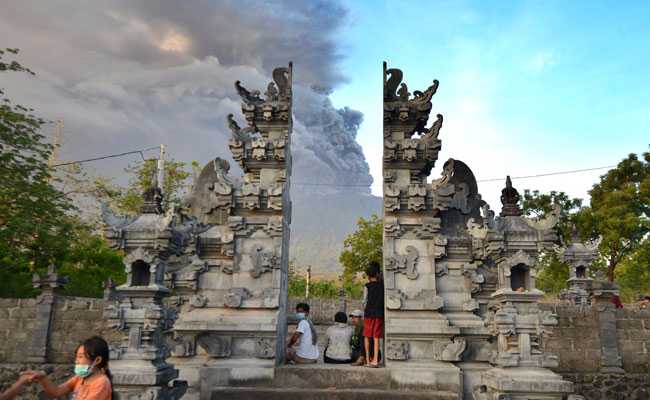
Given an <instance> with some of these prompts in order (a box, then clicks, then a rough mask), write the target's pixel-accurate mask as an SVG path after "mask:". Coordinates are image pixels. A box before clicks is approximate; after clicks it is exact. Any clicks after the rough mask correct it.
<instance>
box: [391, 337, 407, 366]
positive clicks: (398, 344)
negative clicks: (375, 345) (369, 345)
mask: <svg viewBox="0 0 650 400" xmlns="http://www.w3.org/2000/svg"><path fill="white" fill-rule="evenodd" d="M409 350H410V347H409V343H408V342H406V341H401V340H389V341H388V343H386V358H387V359H389V360H394V361H406V360H408V359H409Z"/></svg>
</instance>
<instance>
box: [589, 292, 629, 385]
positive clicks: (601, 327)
mask: <svg viewBox="0 0 650 400" xmlns="http://www.w3.org/2000/svg"><path fill="white" fill-rule="evenodd" d="M616 295H618V288H617V287H616V286H615V285H614V284H613V283H610V282H603V281H596V282H594V291H593V299H592V301H593V307H594V308H595V310H596V319H597V320H598V333H599V335H600V351H601V361H600V372H604V373H616V374H620V373H624V372H625V371H624V370H623V360H622V358H621V355H620V353H619V350H618V337H617V333H616V306H615V305H614V303H612V299H613V298H614V296H616Z"/></svg>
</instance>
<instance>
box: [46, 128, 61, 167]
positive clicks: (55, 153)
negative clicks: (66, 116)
mask: <svg viewBox="0 0 650 400" xmlns="http://www.w3.org/2000/svg"><path fill="white" fill-rule="evenodd" d="M62 130H63V120H62V119H59V120H57V121H56V123H55V124H54V132H52V146H54V148H53V149H52V154H50V157H49V158H48V160H47V166H48V167H49V168H50V169H51V168H52V166H54V165H56V164H57V163H58V161H59V146H61V131H62Z"/></svg>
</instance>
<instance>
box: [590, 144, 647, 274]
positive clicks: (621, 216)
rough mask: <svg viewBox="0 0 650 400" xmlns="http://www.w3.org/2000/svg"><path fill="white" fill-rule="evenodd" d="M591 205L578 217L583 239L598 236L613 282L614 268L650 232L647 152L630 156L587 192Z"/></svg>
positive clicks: (631, 252)
mask: <svg viewBox="0 0 650 400" xmlns="http://www.w3.org/2000/svg"><path fill="white" fill-rule="evenodd" d="M589 194H590V195H591V204H590V206H589V207H585V208H584V209H583V210H581V212H580V213H579V215H578V224H579V227H580V230H581V232H582V233H583V236H585V237H587V238H591V239H595V238H598V237H601V238H602V240H601V242H600V246H599V250H600V254H601V256H602V257H603V258H604V259H605V261H606V264H607V277H608V278H609V280H610V281H613V280H614V278H615V276H616V272H617V271H616V269H617V267H618V266H619V264H620V263H621V262H622V261H624V260H625V259H626V258H628V257H630V256H631V255H632V254H634V253H635V252H636V251H637V250H638V249H639V248H640V246H641V244H642V243H643V241H644V239H646V237H647V235H648V233H649V232H650V153H649V152H646V153H643V154H642V156H641V157H639V156H637V155H636V154H630V155H629V156H628V157H627V158H625V159H623V160H622V161H621V162H619V163H618V165H617V166H616V168H613V169H611V170H609V171H607V173H606V174H605V175H603V176H601V178H600V182H598V183H597V184H595V185H594V186H593V188H592V189H591V190H590V191H589Z"/></svg>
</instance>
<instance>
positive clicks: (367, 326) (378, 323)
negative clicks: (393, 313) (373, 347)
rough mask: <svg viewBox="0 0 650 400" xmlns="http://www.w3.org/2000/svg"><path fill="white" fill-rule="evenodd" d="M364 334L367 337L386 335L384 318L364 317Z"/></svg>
mask: <svg viewBox="0 0 650 400" xmlns="http://www.w3.org/2000/svg"><path fill="white" fill-rule="evenodd" d="M363 336H364V337H367V338H381V337H383V336H384V318H382V317H379V318H364V319H363Z"/></svg>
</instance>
